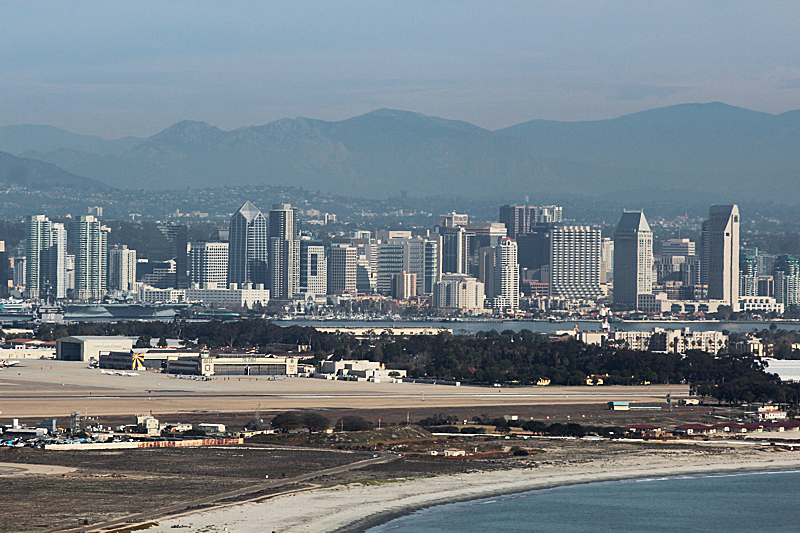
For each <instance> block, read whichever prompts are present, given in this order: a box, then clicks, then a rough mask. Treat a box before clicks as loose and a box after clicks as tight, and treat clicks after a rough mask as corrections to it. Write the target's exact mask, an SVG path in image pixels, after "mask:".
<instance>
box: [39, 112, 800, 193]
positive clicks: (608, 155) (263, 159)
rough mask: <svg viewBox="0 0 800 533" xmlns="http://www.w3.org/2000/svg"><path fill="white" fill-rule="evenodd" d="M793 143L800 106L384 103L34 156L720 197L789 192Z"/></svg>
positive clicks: (121, 164)
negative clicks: (517, 114) (488, 114)
mask: <svg viewBox="0 0 800 533" xmlns="http://www.w3.org/2000/svg"><path fill="white" fill-rule="evenodd" d="M108 142H110V141H108ZM799 147H800V111H797V112H790V113H784V114H781V115H771V114H768V113H761V112H756V111H749V110H746V109H742V108H737V107H733V106H728V105H725V104H721V103H710V104H685V105H677V106H671V107H666V108H660V109H653V110H649V111H643V112H640V113H634V114H631V115H626V116H623V117H619V118H615V119H609V120H598V121H586V122H555V121H544V120H534V121H530V122H525V123H522V124H518V125H516V126H512V127H510V128H505V129H503V130H499V131H495V132H493V131H489V130H486V129H484V128H480V127H478V126H475V125H473V124H469V123H467V122H463V121H456V120H446V119H441V118H437V117H430V116H426V115H422V114H419V113H412V112H407V111H397V110H390V109H379V110H377V111H373V112H371V113H367V114H365V115H361V116H357V117H353V118H349V119H346V120H342V121H335V122H331V121H321V120H314V119H308V118H302V117H300V118H296V119H282V120H278V121H275V122H271V123H269V124H265V125H262V126H249V127H242V128H239V129H236V130H233V131H224V130H221V129H219V128H217V127H214V126H212V125H210V124H206V123H204V122H194V121H183V122H179V123H177V124H175V125H173V126H171V127H169V128H167V129H165V130H164V131H162V132H160V133H158V134H156V135H153V136H151V137H149V138H147V139H145V140H142V141H141V142H138V143H136V144H134V145H133V146H131V147H130V148H128V149H127V150H125V152H124V153H122V154H119V153H112V151H110V150H106V151H104V152H101V151H95V152H89V151H85V150H80V149H77V148H75V147H74V146H72V147H70V146H63V147H59V148H57V149H54V150H51V151H49V152H46V153H44V152H36V153H35V156H36V157H37V158H40V159H42V160H45V161H48V162H51V163H54V164H57V165H59V166H61V167H63V168H65V169H67V170H68V171H70V172H74V173H75V174H79V175H85V176H90V177H93V178H96V179H100V180H103V181H105V182H107V183H110V184H112V185H113V186H116V187H120V188H128V189H137V188H145V189H153V190H156V189H166V188H169V189H179V188H185V187H208V186H219V185H253V184H264V185H292V186H300V187H304V188H309V189H312V190H317V189H320V190H323V191H339V192H342V193H343V194H351V195H359V196H369V197H385V196H389V195H397V194H399V193H400V192H401V191H407V192H408V193H409V194H410V195H412V196H430V195H443V194H444V195H448V194H452V195H458V196H472V197H481V196H485V195H486V194H487V191H491V192H492V193H495V194H496V193H498V192H502V193H505V194H508V195H512V194H528V195H531V196H533V197H536V196H546V195H564V194H580V195H582V196H589V197H591V196H594V197H608V196H614V197H625V198H630V199H631V200H633V201H635V200H637V199H647V198H654V197H659V196H663V195H683V194H686V191H692V193H693V194H702V195H706V196H709V197H711V198H712V199H715V201H726V200H729V199H735V198H737V197H741V196H742V195H745V194H752V183H753V182H754V181H755V180H758V182H759V183H761V184H762V187H761V189H760V191H759V192H760V196H761V197H762V199H776V200H784V201H785V200H786V199H787V198H791V197H792V196H793V195H795V194H797V193H800V180H797V179H796V178H795V176H796V174H797V171H796V169H797V168H800V150H798V148H799ZM31 155H34V154H31Z"/></svg>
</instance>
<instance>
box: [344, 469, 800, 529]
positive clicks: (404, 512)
mask: <svg viewBox="0 0 800 533" xmlns="http://www.w3.org/2000/svg"><path fill="white" fill-rule="evenodd" d="M797 469H800V458H798V462H797V464H796V466H782V467H757V468H749V467H744V468H731V469H713V470H709V471H694V470H692V471H678V472H673V473H668V474H661V473H658V472H654V473H651V474H648V475H643V476H629V475H626V474H621V475H619V476H611V477H608V478H603V479H590V480H578V481H565V482H554V483H543V484H541V485H537V486H535V487H532V488H523V489H520V490H516V491H490V492H487V493H486V494H484V495H483V496H478V497H467V498H460V497H453V498H444V499H442V500H440V501H437V500H431V501H430V502H428V503H426V504H423V505H419V506H409V507H407V508H405V509H397V510H392V511H384V512H379V513H376V514H374V515H370V516H367V517H365V518H363V519H361V520H358V521H357V522H353V523H350V524H347V525H345V526H342V527H340V528H338V529H335V530H333V531H331V532H329V533H365V532H366V531H368V530H370V529H371V528H374V527H378V526H381V525H383V524H386V523H388V522H391V521H392V520H394V519H396V518H402V517H404V516H408V515H411V514H413V513H415V512H417V511H423V510H425V509H430V508H432V507H438V506H440V505H449V504H453V503H464V502H477V501H480V500H484V499H489V498H497V497H502V496H513V495H515V494H526V493H529V492H536V491H540V490H549V489H554V488H559V487H571V486H578V485H591V484H593V483H613V482H615V481H628V480H635V479H647V478H651V477H676V478H677V477H679V476H685V475H704V474H708V475H711V474H722V473H726V472H770V471H774V472H780V471H787V472H788V471H793V470H797Z"/></svg>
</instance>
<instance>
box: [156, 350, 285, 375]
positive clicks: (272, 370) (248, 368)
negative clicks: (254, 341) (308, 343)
mask: <svg viewBox="0 0 800 533" xmlns="http://www.w3.org/2000/svg"><path fill="white" fill-rule="evenodd" d="M297 360H298V359H297V357H295V356H291V355H290V356H283V355H271V354H218V355H211V354H210V353H208V352H205V351H203V352H200V353H199V354H197V355H190V356H181V357H177V358H175V359H170V360H168V361H167V373H168V374H188V375H197V376H214V375H216V376H220V375H222V376H296V375H297Z"/></svg>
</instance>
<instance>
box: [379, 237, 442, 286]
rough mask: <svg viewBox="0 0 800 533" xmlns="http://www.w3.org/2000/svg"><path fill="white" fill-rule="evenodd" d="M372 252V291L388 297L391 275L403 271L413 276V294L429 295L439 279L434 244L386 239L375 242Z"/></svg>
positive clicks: (429, 240)
mask: <svg viewBox="0 0 800 533" xmlns="http://www.w3.org/2000/svg"><path fill="white" fill-rule="evenodd" d="M375 249H376V288H377V291H378V292H379V293H381V294H385V295H391V294H392V280H393V277H394V275H395V274H399V273H400V272H402V271H404V270H405V271H406V272H408V273H410V274H416V275H417V294H420V295H422V294H431V292H432V291H433V286H434V285H435V283H436V282H437V281H438V280H439V277H440V276H441V258H440V256H439V246H438V240H436V239H426V238H419V237H417V238H388V239H386V240H379V241H378V242H376V244H375Z"/></svg>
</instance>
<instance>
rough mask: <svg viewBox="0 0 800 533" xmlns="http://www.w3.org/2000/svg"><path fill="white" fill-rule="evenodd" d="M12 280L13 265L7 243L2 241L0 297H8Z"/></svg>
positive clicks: (0, 242)
mask: <svg viewBox="0 0 800 533" xmlns="http://www.w3.org/2000/svg"><path fill="white" fill-rule="evenodd" d="M10 280H11V263H10V258H9V256H8V253H7V252H6V243H5V241H0V297H3V298H4V297H6V296H8V282H9V281H10Z"/></svg>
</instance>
